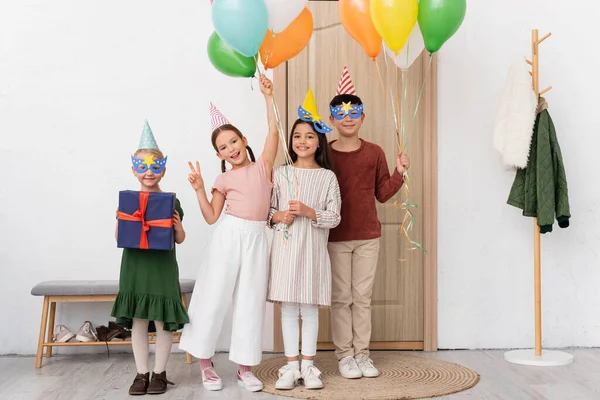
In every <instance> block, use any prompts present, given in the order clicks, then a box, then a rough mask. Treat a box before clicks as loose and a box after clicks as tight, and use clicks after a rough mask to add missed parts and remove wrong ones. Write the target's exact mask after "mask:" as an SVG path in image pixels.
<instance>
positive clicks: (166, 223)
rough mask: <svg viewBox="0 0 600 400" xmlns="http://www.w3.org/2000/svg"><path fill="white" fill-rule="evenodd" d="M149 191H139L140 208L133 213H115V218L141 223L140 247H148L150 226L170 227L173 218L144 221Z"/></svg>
mask: <svg viewBox="0 0 600 400" xmlns="http://www.w3.org/2000/svg"><path fill="white" fill-rule="evenodd" d="M149 196H150V193H149V192H140V209H139V210H137V211H136V212H134V213H133V214H127V213H124V212H122V211H119V212H118V213H117V218H119V219H120V220H123V221H133V222H141V223H142V235H141V236H140V249H148V231H149V230H150V227H151V226H155V227H158V228H172V227H173V218H168V219H155V220H152V221H146V219H145V217H146V208H147V207H148V197H149Z"/></svg>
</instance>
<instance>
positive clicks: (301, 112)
mask: <svg viewBox="0 0 600 400" xmlns="http://www.w3.org/2000/svg"><path fill="white" fill-rule="evenodd" d="M298 118H300V119H301V120H302V121H304V122H310V123H312V124H313V127H314V128H315V130H316V131H317V132H319V133H322V134H326V133H329V132H331V131H332V130H333V129H331V128H330V127H328V126H327V125H325V124H324V123H323V121H321V117H320V116H319V111H317V105H316V104H315V97H314V96H313V93H312V89H310V88H309V89H308V92H307V93H306V97H305V98H304V103H303V104H302V105H301V106H298Z"/></svg>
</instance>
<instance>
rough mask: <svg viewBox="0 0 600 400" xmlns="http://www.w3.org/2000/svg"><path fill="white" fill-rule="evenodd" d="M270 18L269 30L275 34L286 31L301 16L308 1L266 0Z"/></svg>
mask: <svg viewBox="0 0 600 400" xmlns="http://www.w3.org/2000/svg"><path fill="white" fill-rule="evenodd" d="M264 1H265V5H266V6H267V14H268V16H269V29H270V30H271V31H272V32H273V33H279V32H282V31H283V30H285V28H287V27H288V25H289V24H291V23H292V21H293V20H295V19H296V17H298V15H300V13H301V12H302V10H304V7H306V6H307V4H308V0H264Z"/></svg>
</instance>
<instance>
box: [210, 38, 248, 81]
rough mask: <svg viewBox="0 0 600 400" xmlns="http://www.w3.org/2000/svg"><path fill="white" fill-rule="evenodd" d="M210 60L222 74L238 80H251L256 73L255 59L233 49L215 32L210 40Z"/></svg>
mask: <svg viewBox="0 0 600 400" xmlns="http://www.w3.org/2000/svg"><path fill="white" fill-rule="evenodd" d="M206 50H207V52H208V59H209V60H210V62H211V63H212V65H213V66H214V67H215V68H216V69H217V70H218V71H220V72H221V73H223V74H225V75H228V76H233V77H236V78H241V77H243V78H249V77H251V76H253V75H254V73H255V72H256V60H255V59H254V57H246V56H243V55H241V54H240V53H238V52H237V51H235V50H234V49H232V48H231V47H229V46H228V45H227V43H225V42H224V41H223V40H222V39H221V38H220V37H219V35H218V34H217V32H213V34H212V35H210V38H209V39H208V46H207V49H206Z"/></svg>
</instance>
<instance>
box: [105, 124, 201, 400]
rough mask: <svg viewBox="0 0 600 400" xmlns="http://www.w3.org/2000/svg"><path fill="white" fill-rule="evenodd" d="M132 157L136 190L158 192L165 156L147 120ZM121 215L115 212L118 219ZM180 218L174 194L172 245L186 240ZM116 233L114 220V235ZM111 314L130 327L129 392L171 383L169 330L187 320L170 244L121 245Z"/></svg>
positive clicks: (157, 391) (156, 391)
mask: <svg viewBox="0 0 600 400" xmlns="http://www.w3.org/2000/svg"><path fill="white" fill-rule="evenodd" d="M131 159H132V164H133V167H132V170H133V174H134V175H135V177H136V178H137V179H138V181H139V182H140V184H141V189H140V190H141V193H140V195H143V196H145V195H148V196H152V194H153V193H154V194H156V193H161V192H162V191H161V189H160V186H159V183H160V181H161V180H162V178H163V177H164V175H165V164H166V162H167V158H166V157H165V156H163V153H162V152H161V151H160V150H159V149H158V146H157V144H156V140H155V139H154V135H153V134H152V131H151V130H150V126H149V125H148V122H147V121H146V124H145V126H144V130H143V132H142V138H141V140H140V144H139V146H138V150H137V151H136V152H135V154H134V155H133V156H132V157H131ZM121 214H122V213H121V212H119V211H117V216H118V218H121V216H122V215H121ZM182 219H183V210H182V208H181V205H180V203H179V200H177V199H175V210H174V212H173V229H174V233H175V243H177V244H181V243H182V242H183V241H184V240H185V230H184V229H183V225H182V222H181V221H182ZM118 232H119V227H118V224H117V230H116V232H115V237H118ZM111 315H112V316H113V317H115V318H116V319H117V324H119V325H120V326H122V327H125V328H130V329H131V341H132V346H133V357H134V359H135V365H136V368H137V375H136V377H135V379H134V381H133V384H132V385H131V387H130V388H129V394H131V395H143V394H146V393H149V394H160V393H164V392H165V391H166V390H167V384H168V383H169V384H172V383H171V382H169V381H168V380H167V373H166V371H165V368H166V366H167V361H168V359H169V355H170V354H171V345H172V343H173V337H172V332H174V331H177V330H179V329H181V328H183V326H184V324H186V323H187V322H189V318H188V314H187V312H186V311H185V308H184V306H183V303H182V300H181V288H180V286H179V267H178V265H177V257H176V254H175V247H173V248H172V249H171V250H152V249H150V250H144V249H142V248H140V249H134V248H124V249H123V256H122V259H121V276H120V278H119V293H118V295H117V299H116V301H115V304H114V306H113V309H112V313H111ZM148 331H150V332H156V353H155V355H156V361H155V365H154V371H153V373H152V380H150V374H149V372H148V353H149V351H148V350H149V349H148Z"/></svg>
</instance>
